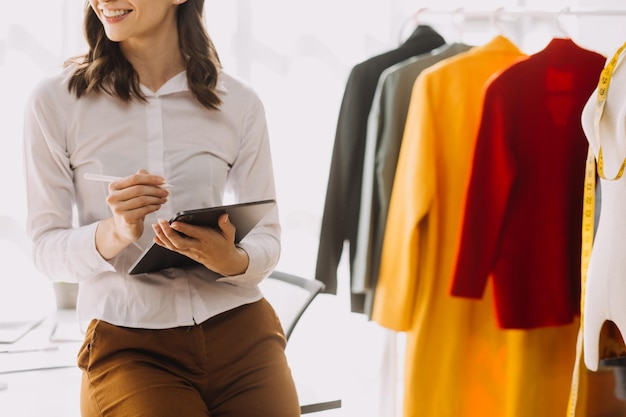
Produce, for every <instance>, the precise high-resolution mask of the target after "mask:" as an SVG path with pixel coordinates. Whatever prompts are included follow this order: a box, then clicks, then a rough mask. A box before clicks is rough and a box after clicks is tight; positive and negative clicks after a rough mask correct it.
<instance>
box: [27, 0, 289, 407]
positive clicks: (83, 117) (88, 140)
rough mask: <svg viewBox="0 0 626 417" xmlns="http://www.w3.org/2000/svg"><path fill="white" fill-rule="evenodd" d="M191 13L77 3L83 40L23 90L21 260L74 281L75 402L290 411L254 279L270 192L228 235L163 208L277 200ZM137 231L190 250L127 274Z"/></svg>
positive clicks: (249, 122) (230, 81)
mask: <svg viewBox="0 0 626 417" xmlns="http://www.w3.org/2000/svg"><path fill="white" fill-rule="evenodd" d="M203 10H204V1H203V0H185V1H182V0H128V1H112V0H111V1H98V0H91V1H90V2H89V3H88V5H87V6H86V8H85V15H84V25H85V36H86V40H87V43H88V48H89V51H88V52H87V53H86V54H83V55H79V56H77V57H74V58H72V59H70V60H68V61H67V62H66V65H65V68H64V69H63V70H62V71H61V72H60V73H58V74H55V75H52V76H49V77H46V78H45V79H44V80H42V81H41V82H39V83H38V84H37V85H36V86H35V88H34V89H33V92H32V93H31V96H30V98H29V100H28V102H27V105H26V110H25V116H24V119H25V123H24V163H25V172H26V190H27V219H26V225H27V231H28V234H29V237H30V238H31V239H32V242H33V259H34V262H35V264H36V265H37V267H38V268H39V269H40V270H41V271H43V272H44V273H46V274H47V275H48V276H49V277H51V278H52V279H54V278H55V277H59V276H64V277H68V278H70V279H72V280H74V281H76V282H78V284H79V287H78V300H77V306H76V309H77V313H78V318H79V322H80V325H81V328H82V330H83V331H85V339H84V344H83V346H82V348H81V349H80V351H79V354H78V366H79V368H80V369H81V370H82V385H81V413H82V415H83V417H89V416H100V415H102V414H105V415H107V416H111V417H113V416H126V415H150V416H157V417H158V416H163V417H167V416H175V415H181V414H182V415H185V416H206V415H219V414H224V415H225V414H233V415H244V414H245V415H248V416H259V417H261V416H268V415H272V416H277V417H290V416H294V417H295V416H298V415H299V414H300V405H299V401H298V396H297V392H296V387H295V383H294V381H293V378H292V376H291V370H290V368H289V365H288V363H287V358H286V355H285V347H286V337H285V334H284V332H283V329H282V327H281V324H280V322H279V321H278V319H277V316H276V313H275V311H274V310H273V308H272V306H271V305H270V304H269V303H268V302H267V300H266V299H265V298H264V297H263V293H262V292H261V290H260V288H259V286H258V284H259V283H260V282H261V281H262V280H263V279H264V278H266V277H267V276H268V275H269V274H270V273H271V272H272V271H273V269H274V268H275V266H276V264H277V262H278V258H279V255H280V224H279V220H278V210H277V207H276V206H272V207H270V208H269V210H268V212H267V213H266V214H265V216H264V217H263V218H262V219H261V220H260V221H259V222H258V223H257V224H256V225H255V226H254V227H253V228H252V230H251V231H250V232H248V233H247V235H246V236H245V237H243V239H241V241H239V240H236V231H237V226H238V225H237V224H234V223H232V222H231V217H230V216H229V215H228V214H227V213H224V214H221V215H220V216H219V217H218V219H217V220H218V221H217V226H216V227H209V226H206V225H195V224H194V225H192V224H188V223H183V222H176V221H175V222H173V223H171V224H170V223H169V222H167V221H164V220H162V219H164V218H170V217H171V216H172V215H173V214H174V213H176V212H179V211H182V210H184V209H193V208H198V207H206V206H209V207H210V206H221V205H223V203H224V197H225V195H226V193H227V191H228V192H229V193H230V195H232V196H233V197H234V199H235V202H236V203H248V202H252V201H258V200H270V199H271V200H274V199H275V198H276V193H275V186H274V174H273V167H272V162H271V153H270V147H269V135H268V129H267V125H266V120H265V113H264V107H263V104H262V102H261V100H260V99H259V97H258V96H257V94H256V93H255V91H254V90H253V89H252V87H251V86H249V85H248V84H246V83H244V82H243V81H241V80H239V79H237V78H235V77H233V76H232V75H230V74H229V73H227V72H226V71H225V70H223V69H222V67H221V63H220V61H219V59H218V57H217V53H216V51H215V47H214V45H213V43H212V41H211V39H210V38H209V36H208V34H207V32H206V29H205V27H204V22H203ZM182 130H184V131H185V132H186V135H185V137H184V138H181V137H179V134H180V132H181V131H182ZM181 143H182V144H183V145H184V146H181ZM206 166H209V167H212V169H213V170H215V171H221V172H218V175H205V173H206V172H212V171H207V170H206V169H205V167H206ZM86 173H90V174H91V173H96V174H99V175H107V176H109V175H114V176H119V177H120V178H119V179H118V178H113V180H112V181H110V182H109V183H108V186H106V184H103V183H101V182H95V181H90V180H89V179H88V178H85V174H86ZM166 178H167V179H168V180H169V181H171V182H172V183H174V184H176V187H172V188H166V187H163V184H164V183H165V182H166ZM197 178H201V181H202V182H203V183H204V184H206V186H205V187H204V189H206V190H210V192H208V193H202V192H199V191H200V190H198V189H197V188H196V186H195V185H196V183H197ZM191 179H193V180H191ZM74 216H76V217H74ZM234 219H235V216H233V220H234ZM74 220H76V221H74ZM242 227H243V226H242ZM150 228H151V229H152V230H151V231H152V232H153V233H150V232H148V231H149V230H150ZM153 242H154V243H156V244H157V245H160V246H162V247H164V248H167V249H169V250H170V251H174V252H177V253H179V254H180V255H185V256H187V257H190V258H192V259H193V260H194V261H196V263H195V264H194V265H191V266H184V267H183V266H176V267H167V268H162V269H159V270H155V271H150V272H145V273H141V274H135V275H132V276H131V275H130V273H129V272H128V266H129V264H130V263H132V262H133V260H134V259H136V258H137V257H138V255H139V252H140V251H142V250H143V249H145V248H147V247H148V246H149V245H150V244H152V243H153ZM138 251H139V252H138ZM251 404H254V406H252V407H251V406H250V405H251Z"/></svg>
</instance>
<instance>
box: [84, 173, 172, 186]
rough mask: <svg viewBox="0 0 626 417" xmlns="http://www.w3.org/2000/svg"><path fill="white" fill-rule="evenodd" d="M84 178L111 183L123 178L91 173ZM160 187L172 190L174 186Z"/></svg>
mask: <svg viewBox="0 0 626 417" xmlns="http://www.w3.org/2000/svg"><path fill="white" fill-rule="evenodd" d="M83 177H84V178H85V179H86V180H92V181H103V182H111V181H117V180H121V179H122V177H114V176H112V175H100V174H90V173H86V174H85V175H83ZM159 187H163V188H172V187H173V185H172V184H167V183H165V184H160V185H159Z"/></svg>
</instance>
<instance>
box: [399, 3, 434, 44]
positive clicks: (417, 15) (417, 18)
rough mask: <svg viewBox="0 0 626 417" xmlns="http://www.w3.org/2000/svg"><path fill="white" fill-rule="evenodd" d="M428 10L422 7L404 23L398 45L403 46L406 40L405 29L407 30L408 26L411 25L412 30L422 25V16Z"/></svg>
mask: <svg viewBox="0 0 626 417" xmlns="http://www.w3.org/2000/svg"><path fill="white" fill-rule="evenodd" d="M427 9H428V7H422V8H420V9H418V10H417V11H416V12H415V13H413V14H412V15H411V16H410V17H409V18H408V19H406V20H405V21H404V23H402V27H401V28H400V34H399V36H398V44H401V43H402V42H404V41H405V40H406V36H405V34H404V33H405V29H406V28H407V25H408V24H409V23H410V24H411V27H412V29H415V28H416V27H418V26H419V25H420V15H421V14H422V13H424V12H425V11H426V10H427Z"/></svg>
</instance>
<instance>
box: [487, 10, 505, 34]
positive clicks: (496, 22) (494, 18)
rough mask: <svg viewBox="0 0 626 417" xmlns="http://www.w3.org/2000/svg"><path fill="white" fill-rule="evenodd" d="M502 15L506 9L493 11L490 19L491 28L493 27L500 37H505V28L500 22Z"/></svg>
mask: <svg viewBox="0 0 626 417" xmlns="http://www.w3.org/2000/svg"><path fill="white" fill-rule="evenodd" d="M502 13H504V7H498V8H497V9H495V10H494V11H493V13H492V14H491V17H490V21H491V26H493V28H494V29H495V30H496V32H497V34H498V35H504V28H503V27H502V25H501V21H500V17H501V16H502Z"/></svg>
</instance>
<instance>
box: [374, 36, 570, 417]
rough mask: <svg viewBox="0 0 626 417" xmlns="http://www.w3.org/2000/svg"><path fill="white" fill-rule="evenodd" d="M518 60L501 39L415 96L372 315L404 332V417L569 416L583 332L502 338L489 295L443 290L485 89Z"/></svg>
mask: <svg viewBox="0 0 626 417" xmlns="http://www.w3.org/2000/svg"><path fill="white" fill-rule="evenodd" d="M524 57H525V55H524V54H523V53H522V52H521V51H520V50H519V49H518V48H517V47H516V46H515V45H513V44H512V43H511V42H510V41H509V40H508V39H506V38H505V37H503V36H497V37H495V38H494V39H493V40H491V41H490V42H489V43H487V44H485V45H483V46H481V47H475V48H472V49H471V50H469V51H468V52H465V53H462V54H459V55H456V56H454V57H452V58H448V59H446V60H445V61H441V62H439V63H438V64H435V65H434V66H432V67H430V68H428V69H427V70H425V71H424V72H422V73H421V74H420V76H419V77H418V78H417V80H416V83H415V85H414V88H413V92H412V96H411V103H410V106H409V112H408V116H407V122H406V126H405V132H404V136H403V141H402V145H401V149H400V155H399V160H398V166H397V170H396V176H395V180H394V185H393V191H392V195H391V200H390V206H389V214H388V218H387V224H386V229H385V237H384V243H383V249H382V259H381V269H380V276H379V282H378V284H377V287H376V293H375V294H376V295H375V299H374V307H373V312H372V318H373V320H374V321H376V322H377V323H379V324H380V325H381V326H383V327H386V328H389V329H393V330H396V331H402V332H406V336H407V337H406V340H407V345H406V361H405V385H404V406H403V408H404V413H403V415H404V416H405V417H464V416H467V417H478V416H480V417H491V416H492V417H543V416H545V417H557V416H565V413H566V410H567V401H568V397H569V389H570V384H571V379H572V369H573V367H574V360H575V349H576V337H577V333H578V323H572V324H571V325H568V326H561V327H555V328H543V329H537V330H531V331H523V330H502V329H500V328H498V327H497V325H496V322H495V315H494V310H493V303H492V295H491V287H490V286H488V287H487V289H486V291H485V295H484V297H483V298H482V299H481V300H470V299H463V298H456V297H452V296H451V295H450V293H449V287H450V279H451V274H452V269H453V265H454V260H455V254H456V251H457V245H458V241H459V238H460V228H461V224H462V211H463V204H464V200H465V190H466V188H467V183H468V181H469V175H470V172H471V163H472V158H473V150H474V145H475V139H476V134H477V131H478V127H479V123H480V116H481V109H482V99H483V90H484V87H485V86H486V85H487V82H488V81H489V80H490V78H491V77H493V76H496V75H497V74H498V73H499V72H500V71H502V70H504V69H505V68H507V67H508V66H509V65H511V64H512V63H514V62H516V61H518V60H520V59H524ZM476 244H480V236H476Z"/></svg>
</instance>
